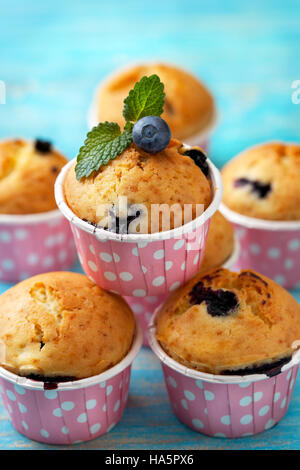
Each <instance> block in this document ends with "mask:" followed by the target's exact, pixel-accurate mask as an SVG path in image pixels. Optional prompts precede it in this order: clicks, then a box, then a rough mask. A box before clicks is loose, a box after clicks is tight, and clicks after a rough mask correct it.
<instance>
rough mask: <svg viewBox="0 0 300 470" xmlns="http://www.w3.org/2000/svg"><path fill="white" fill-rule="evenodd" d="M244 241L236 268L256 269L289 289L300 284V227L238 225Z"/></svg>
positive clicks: (236, 231) (236, 232) (240, 236)
mask: <svg viewBox="0 0 300 470" xmlns="http://www.w3.org/2000/svg"><path fill="white" fill-rule="evenodd" d="M234 230H235V234H236V236H237V238H238V239H239V243H240V252H239V258H238V260H237V262H236V264H235V265H234V266H233V269H234V270H240V269H253V270H255V271H257V272H260V273H261V274H264V275H265V276H267V277H270V278H271V279H274V280H275V282H277V283H279V284H280V285H282V286H284V287H286V288H294V287H296V286H297V285H300V276H299V273H300V229H299V230H280V231H279V230H267V229H255V228H245V227H242V226H241V225H239V224H236V223H235V224H234Z"/></svg>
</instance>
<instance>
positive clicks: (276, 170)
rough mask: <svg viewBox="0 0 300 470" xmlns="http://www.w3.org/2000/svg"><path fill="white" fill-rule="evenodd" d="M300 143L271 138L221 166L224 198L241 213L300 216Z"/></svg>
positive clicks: (282, 217) (284, 217) (276, 217)
mask: <svg viewBox="0 0 300 470" xmlns="http://www.w3.org/2000/svg"><path fill="white" fill-rule="evenodd" d="M299 176H300V145H297V144H286V143H284V142H269V143H265V144H261V145H258V146H255V147H251V148H249V149H247V150H245V151H244V152H242V153H240V154H239V155H238V156H237V157H236V158H234V159H233V160H231V161H230V162H229V163H227V165H225V167H224V168H223V170H222V177H223V183H224V196H223V200H224V203H225V205H226V206H227V207H229V208H230V209H232V210H234V211H236V212H239V213H240V214H244V215H248V216H250V217H256V218H258V219H267V220H300V185H299Z"/></svg>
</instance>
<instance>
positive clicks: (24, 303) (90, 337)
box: [0, 272, 135, 382]
mask: <svg viewBox="0 0 300 470" xmlns="http://www.w3.org/2000/svg"><path fill="white" fill-rule="evenodd" d="M134 331H135V322H134V316H133V313H132V311H131V309H130V308H129V306H128V305H127V303H126V302H125V301H124V300H123V299H122V298H121V297H119V296H118V295H115V294H112V293H109V292H106V291H104V290H103V289H101V288H100V287H98V286H96V285H95V284H93V283H92V282H91V281H90V280H89V279H88V278H87V277H85V276H83V275H82V274H76V273H68V272H53V273H48V274H40V275H38V276H35V277H32V278H30V279H27V280H26V281H23V282H21V283H20V284H17V285H16V286H14V287H12V288H11V289H9V290H8V291H6V292H5V293H4V294H2V295H1V300H0V363H1V366H2V367H5V368H6V369H8V370H9V371H11V372H14V373H15V374H18V375H21V376H26V377H29V378H32V379H36V380H43V381H45V382H47V381H50V382H51V381H58V382H61V381H68V380H76V379H82V378H85V377H90V376H93V375H97V374H100V373H101V372H104V371H105V370H107V369H109V368H110V367H112V366H114V365H115V364H117V363H118V362H120V361H121V360H122V359H123V357H124V356H125V355H126V354H127V353H128V351H129V349H130V347H131V344H132V341H133V336H134Z"/></svg>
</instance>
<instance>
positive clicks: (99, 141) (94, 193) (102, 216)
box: [64, 75, 212, 233]
mask: <svg viewBox="0 0 300 470" xmlns="http://www.w3.org/2000/svg"><path fill="white" fill-rule="evenodd" d="M164 98H165V93H164V85H163V84H162V83H161V81H160V79H159V77H158V76H157V75H152V76H150V77H143V78H142V79H141V80H140V82H138V83H136V84H135V87H134V89H133V90H131V91H130V93H129V95H128V97H127V98H126V99H125V100H124V111H123V116H124V119H125V120H126V124H125V126H124V130H123V132H121V129H120V127H119V125H118V124H117V123H113V122H104V123H100V124H98V126H96V127H94V128H93V130H92V131H90V132H89V133H88V135H87V139H86V141H85V145H84V146H83V147H81V149H80V151H79V155H78V157H77V163H76V164H73V165H72V166H71V167H70V169H69V171H68V174H67V176H66V179H65V182H64V194H65V198H66V202H67V204H68V206H69V207H70V208H71V210H72V211H73V212H74V213H75V214H76V215H77V216H78V217H80V218H81V219H82V220H84V221H87V222H89V223H90V224H93V225H95V226H98V227H100V228H105V229H109V230H111V231H114V232H117V233H128V232H129V233H130V232H132V231H134V233H155V232H161V231H164V230H168V229H173V228H175V227H178V226H181V225H183V224H184V223H186V222H189V221H191V220H193V219H194V218H196V217H197V216H198V215H200V214H199V205H201V206H202V209H203V210H205V209H206V208H207V207H208V206H209V204H210V202H211V199H212V194H211V192H212V191H211V185H210V181H209V171H208V165H207V161H206V156H205V155H204V153H203V152H202V151H201V149H199V148H193V149H188V148H185V147H184V146H183V145H182V143H181V142H179V141H177V140H174V139H172V138H171V132H170V129H169V126H168V124H167V123H166V122H165V121H164V120H163V119H162V118H161V117H160V115H161V114H162V112H163V106H164ZM124 197H125V198H127V202H126V203H124V205H123V206H121V205H120V198H124ZM154 204H156V205H161V204H166V205H167V206H168V207H171V206H174V205H176V207H175V209H176V208H177V209H179V212H181V217H180V216H179V215H178V214H179V212H178V213H177V214H176V213H175V212H173V211H171V214H170V215H171V217H170V220H169V225H168V226H166V225H164V223H163V221H162V220H161V218H159V220H156V221H154V220H153V218H152V217H151V208H152V205H154ZM186 204H190V205H191V213H190V215H189V217H188V218H186V217H185V219H183V214H182V212H183V211H182V209H183V208H184V205H186ZM197 206H198V207H197ZM143 207H144V208H146V211H145V210H144V209H143Z"/></svg>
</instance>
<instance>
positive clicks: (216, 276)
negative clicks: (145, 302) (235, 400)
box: [157, 268, 300, 375]
mask: <svg viewBox="0 0 300 470" xmlns="http://www.w3.org/2000/svg"><path fill="white" fill-rule="evenodd" d="M299 338H300V306H299V305H298V303H297V302H296V300H295V299H294V298H293V297H292V296H291V295H290V294H289V293H288V292H287V291H286V290H285V289H283V288H282V287H281V286H279V285H277V284H276V283H275V282H274V281H271V280H270V279H268V278H266V277H264V276H261V275H260V274H257V273H256V272H254V271H250V270H243V271H241V272H240V273H234V272H231V271H228V270H226V269H222V268H219V269H216V270H212V271H209V272H208V273H206V274H204V275H201V274H200V275H197V276H196V277H195V278H193V279H192V280H191V281H189V282H188V283H187V284H186V285H185V286H184V287H182V288H180V289H178V290H177V291H175V292H174V293H173V294H171V296H170V297H169V298H168V299H167V301H166V302H165V303H164V305H163V306H162V307H161V308H160V311H159V313H158V317H157V339H158V341H159V342H160V344H161V346H162V347H163V349H164V350H165V351H166V352H167V353H168V355H169V356H171V357H172V358H174V359H175V360H176V361H178V362H180V363H182V364H184V365H186V366H187V367H189V368H191V369H196V370H199V371H202V372H208V373H211V374H225V375H245V374H252V373H267V374H269V375H272V374H274V373H275V371H276V369H278V367H281V366H282V364H284V363H286V362H288V361H289V360H290V358H291V354H292V352H293V348H292V345H293V342H294V341H295V340H299Z"/></svg>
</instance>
